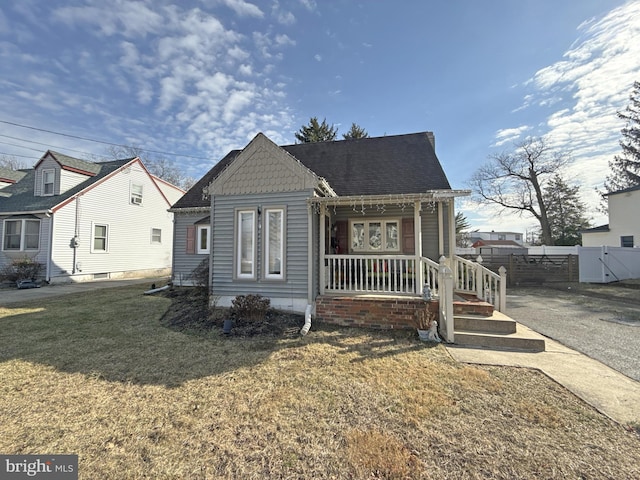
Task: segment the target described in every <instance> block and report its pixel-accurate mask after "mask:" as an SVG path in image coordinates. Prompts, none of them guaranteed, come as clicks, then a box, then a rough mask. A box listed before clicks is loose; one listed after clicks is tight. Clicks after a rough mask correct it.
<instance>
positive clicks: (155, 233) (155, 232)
mask: <svg viewBox="0 0 640 480" xmlns="http://www.w3.org/2000/svg"><path fill="white" fill-rule="evenodd" d="M151 243H162V230H161V229H160V228H152V229H151Z"/></svg>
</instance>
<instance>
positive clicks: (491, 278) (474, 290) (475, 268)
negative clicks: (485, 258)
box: [453, 256, 507, 312]
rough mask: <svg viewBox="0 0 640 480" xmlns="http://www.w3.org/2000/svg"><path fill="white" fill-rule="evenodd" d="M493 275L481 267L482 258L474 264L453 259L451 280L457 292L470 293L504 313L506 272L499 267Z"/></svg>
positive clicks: (457, 258) (460, 258) (459, 258)
mask: <svg viewBox="0 0 640 480" xmlns="http://www.w3.org/2000/svg"><path fill="white" fill-rule="evenodd" d="M498 271H499V272H500V273H499V274H498V273H494V272H492V271H491V270H489V269H488V268H486V267H484V266H482V257H481V256H478V258H477V261H476V262H472V261H470V260H466V259H464V258H462V257H458V256H455V257H454V268H453V280H454V285H455V286H454V288H455V290H456V291H457V292H461V293H470V294H473V295H476V296H477V297H478V298H479V299H481V300H484V301H485V302H488V303H491V304H492V305H493V306H494V307H495V308H496V310H498V311H499V312H504V311H505V309H506V305H507V270H506V268H504V267H500V269H499V270H498Z"/></svg>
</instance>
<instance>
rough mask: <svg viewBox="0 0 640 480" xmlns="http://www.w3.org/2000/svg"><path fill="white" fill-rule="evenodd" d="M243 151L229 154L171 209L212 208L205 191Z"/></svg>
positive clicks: (234, 151) (233, 151)
mask: <svg viewBox="0 0 640 480" xmlns="http://www.w3.org/2000/svg"><path fill="white" fill-rule="evenodd" d="M240 152H241V150H232V151H231V152H229V153H227V155H226V156H225V157H224V158H223V159H222V160H220V161H219V162H218V163H216V164H215V165H214V166H213V168H211V170H209V171H208V172H207V173H205V175H204V176H203V177H202V178H201V179H200V180H198V182H197V183H196V184H195V185H193V186H192V187H191V188H190V189H189V190H188V191H187V193H185V194H184V195H183V196H182V197H181V198H180V200H178V201H177V202H176V203H174V204H173V206H172V207H171V208H172V209H174V208H199V207H210V206H211V200H210V199H209V198H205V197H204V195H203V190H204V188H205V187H206V186H208V185H209V184H210V183H211V182H212V181H213V179H215V178H216V177H217V176H218V175H220V173H221V172H222V171H223V170H224V169H225V168H226V167H227V165H229V164H230V163H231V161H232V160H233V159H234V158H236V155H238V153H240Z"/></svg>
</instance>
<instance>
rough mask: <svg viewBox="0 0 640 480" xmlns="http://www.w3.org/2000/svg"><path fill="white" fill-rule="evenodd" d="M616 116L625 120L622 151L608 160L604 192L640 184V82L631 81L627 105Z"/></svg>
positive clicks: (621, 141)
mask: <svg viewBox="0 0 640 480" xmlns="http://www.w3.org/2000/svg"><path fill="white" fill-rule="evenodd" d="M618 118H621V119H622V120H624V121H626V122H627V123H626V125H625V126H624V128H623V129H622V130H621V133H622V137H623V138H622V140H620V147H621V148H622V153H621V154H619V155H616V156H615V157H613V160H611V161H609V168H610V169H611V173H610V174H609V175H607V179H606V181H605V183H604V189H605V192H615V191H617V190H623V189H625V188H628V187H633V186H636V185H640V82H633V91H632V93H631V95H630V96H629V105H628V106H627V108H626V109H625V110H624V111H623V112H618Z"/></svg>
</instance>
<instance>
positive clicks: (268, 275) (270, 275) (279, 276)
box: [262, 206, 287, 281]
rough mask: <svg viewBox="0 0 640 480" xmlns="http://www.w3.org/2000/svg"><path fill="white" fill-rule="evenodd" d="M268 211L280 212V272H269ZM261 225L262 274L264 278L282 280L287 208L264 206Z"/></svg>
mask: <svg viewBox="0 0 640 480" xmlns="http://www.w3.org/2000/svg"><path fill="white" fill-rule="evenodd" d="M270 212H280V227H279V229H278V230H279V234H280V246H279V248H278V250H279V252H278V253H279V254H280V273H269V255H270V254H271V249H270V245H269V243H270V242H269V241H270V239H271V238H270V233H271V229H270V227H271V225H270V221H269V213H270ZM262 215H263V219H262V222H263V227H262V231H263V232H264V235H263V237H264V239H263V247H262V251H263V254H262V258H263V259H264V262H263V263H264V267H263V274H264V279H265V280H277V281H283V280H285V279H286V274H285V272H286V264H287V262H286V252H287V247H286V239H287V236H286V231H287V227H286V224H287V209H286V207H284V206H283V207H276V206H273V207H265V208H264V211H263V214H262Z"/></svg>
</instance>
